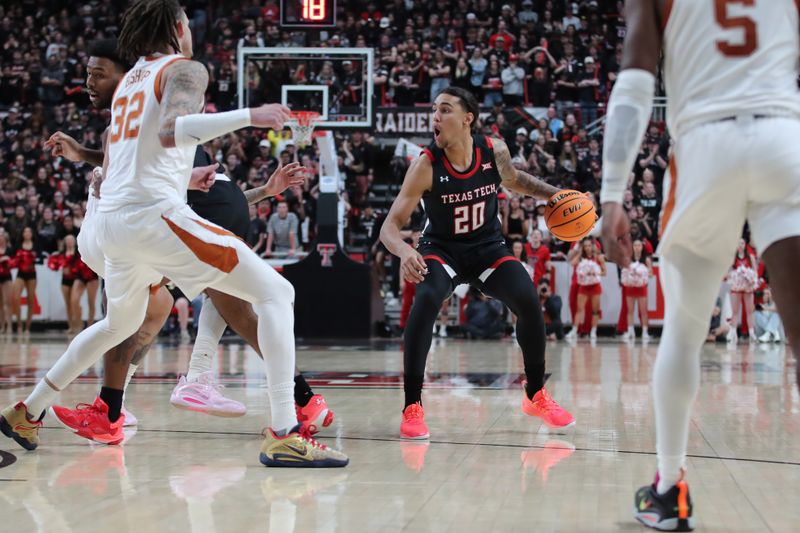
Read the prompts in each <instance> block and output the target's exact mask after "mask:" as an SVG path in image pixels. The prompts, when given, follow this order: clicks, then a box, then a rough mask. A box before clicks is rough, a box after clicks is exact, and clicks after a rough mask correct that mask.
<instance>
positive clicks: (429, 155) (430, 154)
mask: <svg viewBox="0 0 800 533" xmlns="http://www.w3.org/2000/svg"><path fill="white" fill-rule="evenodd" d="M798 2H800V0H798ZM422 153H423V154H425V155H426V156H428V159H429V160H430V162H431V163H433V161H434V159H433V154H432V153H431V151H430V150H428V149H427V148H423V149H422Z"/></svg>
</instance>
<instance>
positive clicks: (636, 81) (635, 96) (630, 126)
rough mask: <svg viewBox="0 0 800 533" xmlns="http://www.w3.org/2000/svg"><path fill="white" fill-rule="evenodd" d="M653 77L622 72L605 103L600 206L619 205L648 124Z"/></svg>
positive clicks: (653, 83) (633, 70)
mask: <svg viewBox="0 0 800 533" xmlns="http://www.w3.org/2000/svg"><path fill="white" fill-rule="evenodd" d="M655 89H656V77H655V76H653V74H652V73H650V72H648V71H646V70H641V69H625V70H623V71H622V72H620V74H619V76H618V77H617V83H616V84H614V90H613V91H611V98H610V99H609V100H608V115H607V118H606V131H605V139H604V141H603V186H602V188H601V189H600V203H601V204H604V203H606V202H617V203H622V198H623V196H624V194H625V187H626V186H627V185H628V175H629V174H630V172H631V170H632V169H633V163H634V160H635V159H636V154H638V153H639V147H640V145H641V142H642V137H643V136H644V132H645V129H647V125H648V124H649V122H650V113H651V111H652V109H653V96H654V95H655Z"/></svg>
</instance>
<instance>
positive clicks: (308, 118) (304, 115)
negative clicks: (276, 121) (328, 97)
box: [289, 111, 321, 126]
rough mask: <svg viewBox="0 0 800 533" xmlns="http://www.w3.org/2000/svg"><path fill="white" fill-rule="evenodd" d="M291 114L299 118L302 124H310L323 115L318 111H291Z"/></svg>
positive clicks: (292, 116)
mask: <svg viewBox="0 0 800 533" xmlns="http://www.w3.org/2000/svg"><path fill="white" fill-rule="evenodd" d="M289 116H290V117H291V118H293V119H295V120H297V122H298V124H300V125H301V126H310V125H311V124H312V123H313V122H316V121H317V120H319V117H320V116H321V115H320V114H319V113H318V112H317V111H290V112H289Z"/></svg>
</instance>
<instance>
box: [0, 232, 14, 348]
mask: <svg viewBox="0 0 800 533" xmlns="http://www.w3.org/2000/svg"><path fill="white" fill-rule="evenodd" d="M12 255H13V254H12V253H11V247H10V246H9V245H8V234H7V233H5V232H3V231H0V334H3V333H11V316H12V314H11V300H12V299H11V285H12V283H11V256H12Z"/></svg>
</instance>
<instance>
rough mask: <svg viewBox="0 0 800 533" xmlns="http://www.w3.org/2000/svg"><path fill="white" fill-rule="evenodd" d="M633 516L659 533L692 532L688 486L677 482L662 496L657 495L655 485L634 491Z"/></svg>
mask: <svg viewBox="0 0 800 533" xmlns="http://www.w3.org/2000/svg"><path fill="white" fill-rule="evenodd" d="M633 516H634V517H635V518H636V520H638V521H639V522H641V523H642V524H644V525H646V526H647V527H651V528H653V529H658V530H660V531H692V530H694V519H693V518H692V498H691V496H689V485H687V484H686V482H685V481H678V484H677V485H674V486H673V487H672V488H671V489H669V490H668V491H667V492H666V494H663V495H660V494H658V491H657V490H656V484H655V483H653V484H652V485H647V486H646V487H642V488H640V489H639V490H638V491H636V498H635V500H634V509H633Z"/></svg>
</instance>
